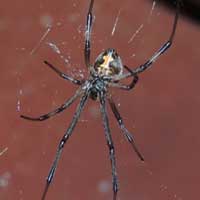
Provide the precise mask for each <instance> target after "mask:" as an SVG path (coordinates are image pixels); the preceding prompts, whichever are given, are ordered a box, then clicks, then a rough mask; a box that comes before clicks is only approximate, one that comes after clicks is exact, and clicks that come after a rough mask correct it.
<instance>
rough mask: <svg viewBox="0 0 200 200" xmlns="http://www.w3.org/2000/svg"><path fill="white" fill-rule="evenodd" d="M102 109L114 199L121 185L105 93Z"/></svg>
mask: <svg viewBox="0 0 200 200" xmlns="http://www.w3.org/2000/svg"><path fill="white" fill-rule="evenodd" d="M100 109H101V113H102V118H103V125H104V130H105V135H106V140H107V145H108V148H109V154H110V161H111V167H112V184H113V200H116V199H117V191H118V189H119V186H118V178H117V170H116V160H115V149H114V144H113V141H112V137H111V132H110V127H109V121H108V115H107V111H106V105H105V95H104V94H103V93H101V94H100Z"/></svg>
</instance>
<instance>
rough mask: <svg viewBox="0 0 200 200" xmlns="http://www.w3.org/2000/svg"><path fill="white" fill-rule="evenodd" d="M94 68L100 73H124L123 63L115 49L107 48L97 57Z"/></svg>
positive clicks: (107, 74)
mask: <svg viewBox="0 0 200 200" xmlns="http://www.w3.org/2000/svg"><path fill="white" fill-rule="evenodd" d="M94 69H95V71H96V72H97V73H98V74H99V75H106V76H112V75H119V74H122V72H123V65H122V61H121V58H120V57H119V56H118V54H117V52H116V51H115V49H107V50H105V51H104V52H103V53H101V54H100V55H99V56H98V57H97V59H96V61H95V64H94Z"/></svg>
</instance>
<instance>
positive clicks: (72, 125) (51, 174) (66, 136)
mask: <svg viewBox="0 0 200 200" xmlns="http://www.w3.org/2000/svg"><path fill="white" fill-rule="evenodd" d="M88 96H89V93H88V92H87V91H86V92H85V94H84V95H83V96H82V98H81V100H80V103H79V105H78V107H77V109H76V112H75V114H74V116H73V119H72V121H71V123H70V125H69V127H68V129H67V131H66V132H65V134H64V135H63V137H62V139H61V140H60V143H59V145H58V149H57V153H56V156H55V159H54V161H53V164H52V167H51V169H50V171H49V174H48V177H47V179H46V186H45V189H44V192H43V194H42V200H44V199H45V197H46V194H47V191H48V189H49V186H50V184H51V182H52V180H53V177H54V174H55V171H56V168H57V165H58V161H59V159H60V156H61V153H62V150H63V148H64V145H65V143H66V142H67V141H68V139H69V137H70V136H71V135H72V132H73V130H74V128H75V126H76V124H77V122H78V119H79V118H80V114H81V112H82V110H83V108H84V106H85V103H86V100H87V99H88Z"/></svg>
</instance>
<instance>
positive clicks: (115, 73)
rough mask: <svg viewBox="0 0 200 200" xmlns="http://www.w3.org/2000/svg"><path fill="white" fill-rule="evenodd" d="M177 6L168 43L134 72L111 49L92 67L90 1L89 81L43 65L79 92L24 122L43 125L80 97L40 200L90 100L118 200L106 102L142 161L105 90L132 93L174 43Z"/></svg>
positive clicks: (86, 35) (88, 22)
mask: <svg viewBox="0 0 200 200" xmlns="http://www.w3.org/2000/svg"><path fill="white" fill-rule="evenodd" d="M179 3H180V0H177V9H176V15H175V18H174V23H173V28H172V32H171V34H170V37H169V39H168V40H167V42H165V43H164V44H163V45H162V46H161V48H159V50H158V51H156V52H155V53H154V54H153V56H152V57H151V58H150V59H148V60H147V61H146V62H145V63H143V64H142V65H140V66H138V67H136V68H135V69H130V68H129V67H127V66H126V65H123V64H122V61H121V58H120V57H119V56H118V54H117V52H116V51H115V50H114V49H111V48H110V49H107V50H105V51H104V52H103V53H101V54H100V55H99V56H98V57H97V59H96V61H95V63H94V65H91V63H90V46H91V45H90V40H91V28H92V19H93V17H92V8H93V4H94V0H91V1H90V6H89V11H88V14H87V22H86V30H85V49H84V58H85V65H86V67H87V68H88V70H89V73H90V76H89V79H88V80H84V79H83V80H78V79H75V78H73V77H70V76H68V75H67V74H65V73H63V72H61V71H60V70H58V69H57V68H56V67H54V66H53V65H52V64H50V63H49V62H47V61H44V63H45V64H46V65H47V66H48V67H50V68H51V69H52V70H53V71H55V72H56V73H57V74H58V75H59V76H60V77H61V78H63V79H65V80H68V81H70V82H71V83H73V84H75V85H78V86H79V89H77V91H76V93H75V94H74V95H73V96H72V97H71V98H69V99H68V100H67V101H65V102H64V103H63V104H62V105H61V106H59V107H58V108H56V109H55V110H53V111H51V112H49V113H47V114H44V115H41V116H39V117H29V116H25V115H21V117H22V118H24V119H27V120H32V121H43V120H46V119H48V118H50V117H52V116H54V115H56V114H58V113H60V112H62V111H64V110H65V109H66V108H68V107H69V106H70V105H71V104H72V103H73V102H74V101H75V100H76V99H77V98H78V97H80V102H79V104H78V106H77V108H76V111H75V113H74V115H73V118H72V121H71V122H70V124H69V127H68V128H67V130H66V131H65V133H64V135H63V137H62V138H61V140H60V142H59V145H58V148H57V152H56V156H55V159H54V161H53V164H52V166H51V169H50V171H49V174H48V177H47V179H46V186H45V189H44V192H43V195H42V198H41V199H42V200H45V197H46V194H47V191H48V188H49V186H50V184H51V182H52V180H53V177H54V175H55V171H56V168H57V165H58V161H59V159H60V156H61V153H62V150H63V148H64V146H65V144H66V143H67V141H68V139H69V137H70V136H71V135H72V133H73V131H74V128H75V126H76V124H77V122H78V120H79V118H80V115H81V112H82V111H83V108H84V107H85V104H86V102H87V100H88V98H89V97H90V98H91V99H93V100H97V99H98V100H99V104H100V111H101V114H102V120H103V126H104V132H105V138H106V143H107V146H108V151H109V159H110V161H111V169H112V184H113V200H116V199H117V191H118V189H119V187H118V176H117V169H116V159H115V149H114V144H113V140H112V136H111V130H110V126H109V119H108V113H107V106H106V103H107V102H108V103H109V105H110V107H111V110H112V112H113V114H114V116H115V118H116V120H117V123H118V125H119V127H120V129H121V131H122V133H123V134H124V136H125V137H126V139H127V140H128V142H129V143H130V144H131V145H132V147H133V149H134V151H135V152H136V154H137V155H138V157H139V158H140V160H142V161H143V160H144V158H143V156H142V155H141V153H140V152H139V150H138V149H137V147H136V145H135V140H134V137H133V135H132V134H131V133H130V132H129V131H128V130H127V129H126V127H125V125H124V122H123V119H122V117H121V115H120V113H119V111H118V108H117V106H116V105H115V103H114V101H113V99H112V96H111V94H109V91H108V87H116V88H119V89H122V90H126V91H128V90H131V89H133V88H134V87H135V85H136V83H137V82H138V75H139V74H140V73H141V72H143V71H145V70H146V69H148V68H150V66H151V65H152V64H153V63H154V62H155V61H156V60H157V59H158V57H160V56H161V55H162V54H163V53H164V52H166V51H167V49H168V48H169V47H170V46H171V44H172V42H173V38H174V35H175V31H176V26H177V22H178V14H179ZM124 69H125V70H126V71H127V72H126V73H124ZM126 78H131V79H132V81H131V82H130V84H128V85H124V84H123V83H121V82H120V81H121V80H122V79H126Z"/></svg>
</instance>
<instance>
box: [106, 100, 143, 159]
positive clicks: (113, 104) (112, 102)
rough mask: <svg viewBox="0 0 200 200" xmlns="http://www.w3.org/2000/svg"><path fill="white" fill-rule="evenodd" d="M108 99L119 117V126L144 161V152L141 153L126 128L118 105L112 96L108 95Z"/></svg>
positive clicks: (114, 112) (116, 116)
mask: <svg viewBox="0 0 200 200" xmlns="http://www.w3.org/2000/svg"><path fill="white" fill-rule="evenodd" d="M108 101H109V104H110V107H111V109H112V112H113V114H114V116H115V118H116V119H117V122H118V124H119V127H120V128H121V130H122V132H123V134H124V135H125V137H126V138H127V140H128V141H129V142H130V144H131V145H132V147H133V149H134V151H135V152H136V154H137V155H138V157H139V158H140V160H141V161H144V158H143V156H142V154H141V153H140V151H139V150H138V148H137V146H136V144H135V141H134V138H133V136H132V135H131V133H130V132H129V131H128V130H127V129H126V127H125V125H124V122H123V119H122V117H121V115H120V113H119V111H118V110H117V107H116V105H115V103H114V101H113V99H112V97H108Z"/></svg>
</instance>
